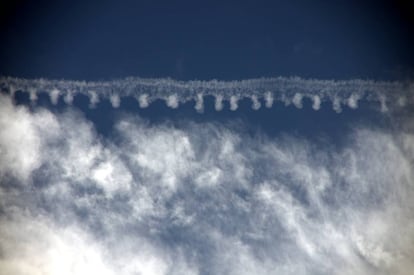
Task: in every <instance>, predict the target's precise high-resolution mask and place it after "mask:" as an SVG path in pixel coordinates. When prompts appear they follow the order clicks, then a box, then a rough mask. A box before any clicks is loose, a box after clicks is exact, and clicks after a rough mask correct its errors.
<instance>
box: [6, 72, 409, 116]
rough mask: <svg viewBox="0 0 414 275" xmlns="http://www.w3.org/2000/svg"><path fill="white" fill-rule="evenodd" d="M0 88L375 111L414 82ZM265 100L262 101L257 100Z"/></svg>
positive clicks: (397, 99) (146, 101) (36, 82)
mask: <svg viewBox="0 0 414 275" xmlns="http://www.w3.org/2000/svg"><path fill="white" fill-rule="evenodd" d="M0 88H1V90H2V91H6V92H9V93H10V94H12V95H14V93H15V92H16V91H23V92H27V93H29V97H30V100H32V101H33V102H35V101H36V100H37V97H38V96H37V94H38V93H48V94H49V96H50V100H51V102H52V103H53V104H56V103H57V102H58V100H59V98H60V97H62V98H63V100H64V101H65V102H66V103H67V104H71V103H72V101H73V98H74V96H76V95H79V94H82V95H85V96H87V97H88V98H89V100H90V106H91V107H93V106H95V105H96V104H97V103H98V102H99V101H100V100H102V99H108V100H110V102H111V104H112V106H113V107H115V108H116V107H119V105H120V104H121V100H122V98H123V97H134V98H136V99H137V101H138V103H139V106H140V107H141V108H146V107H148V106H149V105H150V104H151V102H153V101H155V100H157V99H162V100H165V102H166V104H167V105H168V106H169V107H171V108H177V107H178V106H179V104H182V103H185V102H188V101H195V106H194V107H195V109H196V110H197V111H200V112H202V111H203V109H204V106H203V105H204V100H203V97H205V96H213V97H215V99H216V100H215V109H216V110H217V111H220V110H222V109H223V107H224V105H223V101H228V102H229V106H230V109H231V110H233V111H234V110H236V109H237V108H238V101H239V100H241V99H243V98H249V99H250V100H251V101H252V108H253V109H255V110H257V109H259V108H261V106H262V105H264V106H265V107H267V108H271V107H272V105H273V103H274V102H276V101H280V102H283V103H285V105H290V104H293V105H294V106H295V107H297V108H302V107H303V99H305V98H308V99H310V100H311V101H312V108H313V109H314V110H319V109H320V107H321V104H322V103H323V102H331V104H332V108H333V109H334V110H335V111H336V112H340V111H341V110H342V106H348V107H349V108H351V109H356V108H357V107H358V102H359V101H360V100H368V101H374V102H377V103H378V104H379V106H380V110H381V111H383V112H385V111H387V110H389V109H390V108H395V107H402V106H405V105H409V104H410V105H411V104H413V103H414V82H412V81H407V82H398V81H393V82H388V81H373V80H362V79H353V80H339V81H338V80H315V79H303V78H299V77H274V78H257V79H247V80H237V81H218V80H209V81H199V80H193V81H178V80H173V79H170V78H159V79H157V78H151V79H149V78H138V77H128V78H125V79H119V80H111V81H89V82H86V81H72V80H49V79H23V78H14V77H1V78H0ZM261 101H262V103H264V104H262V103H261Z"/></svg>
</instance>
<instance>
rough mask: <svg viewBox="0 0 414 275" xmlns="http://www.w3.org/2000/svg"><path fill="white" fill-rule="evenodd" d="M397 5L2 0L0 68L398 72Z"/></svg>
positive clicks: (188, 75) (403, 22)
mask: <svg viewBox="0 0 414 275" xmlns="http://www.w3.org/2000/svg"><path fill="white" fill-rule="evenodd" d="M3 2H4V1H3ZM12 2H13V4H12ZM361 2H363V3H361ZM406 2H408V1H406ZM406 2H405V1H342V0H337V1H297V0H296V1H267V2H266V1H237V2H223V1H168V2H167V1H166V2H160V1H17V2H16V1H6V2H5V3H2V8H1V9H0V10H1V16H0V18H1V19H0V20H1V29H0V32H1V37H2V42H1V43H0V60H1V62H0V74H1V75H12V76H19V77H29V78H32V77H47V78H67V79H82V80H96V79H112V78H118V77H125V76H132V75H133V76H141V77H173V78H176V79H212V78H217V79H223V80H228V79H244V78H253V77H262V76H276V75H283V76H291V75H298V76H301V77H305V78H308V77H312V78H335V79H348V78H374V79H404V78H407V77H410V76H412V72H413V68H414V53H413V51H412V49H413V48H414V42H413V39H411V36H412V28H410V27H411V25H412V23H413V18H414V17H413V12H412V11H411V10H410V7H409V5H408V4H407V3H406ZM392 3H393V4H392Z"/></svg>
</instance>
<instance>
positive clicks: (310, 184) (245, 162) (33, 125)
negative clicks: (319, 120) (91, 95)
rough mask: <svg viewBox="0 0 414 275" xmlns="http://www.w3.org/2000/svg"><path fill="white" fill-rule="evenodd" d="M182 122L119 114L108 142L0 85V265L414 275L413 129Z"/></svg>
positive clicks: (48, 270)
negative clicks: (316, 129) (339, 135)
mask: <svg viewBox="0 0 414 275" xmlns="http://www.w3.org/2000/svg"><path fill="white" fill-rule="evenodd" d="M112 100H113V101H114V102H115V103H116V104H119V99H117V98H116V97H114V98H113V99H112ZM168 100H169V103H170V105H171V106H172V107H177V106H176V103H177V99H176V98H175V97H173V96H172V97H171V98H169V99H168ZM272 101H273V99H272V97H271V96H270V95H269V96H268V97H267V101H266V102H272ZM350 101H351V103H350V104H351V105H353V106H356V101H354V99H350ZM117 102H118V103H117ZM141 102H142V104H147V99H145V98H141ZM266 104H268V103H266ZM293 104H295V105H297V106H298V107H300V106H301V96H296V97H295V98H294V100H293ZM316 105H318V104H316ZM233 107H234V108H235V109H236V107H237V101H236V98H235V99H233ZM315 107H317V106H315ZM179 125H180V126H172V125H171V124H168V123H164V124H156V125H150V124H149V123H147V122H146V121H145V120H143V119H141V118H139V117H134V116H127V115H125V116H124V117H123V118H120V119H118V121H117V123H116V127H115V132H114V135H113V138H112V139H108V138H104V137H102V136H99V135H98V134H97V133H96V132H95V130H94V126H93V124H92V123H91V122H89V121H87V120H86V119H85V118H84V117H83V116H82V114H80V113H77V112H76V111H74V110H71V111H66V112H64V113H61V114H54V113H52V112H50V111H48V110H44V109H37V110H35V111H34V112H32V111H29V110H28V108H26V107H16V106H14V105H13V104H12V102H11V100H10V98H9V97H8V96H3V95H2V96H1V97H0V152H1V154H0V163H1V165H0V177H1V178H0V180H1V185H0V187H1V188H0V210H1V215H0V270H1V272H3V273H4V274H92V273H94V274H95V273H96V274H143V275H144V274H145V275H146V274H237V275H240V274H412V273H410V272H412V270H414V264H413V263H414V201H413V199H412V198H413V195H414V175H413V173H414V169H413V163H414V135H413V134H412V132H409V131H403V130H400V131H394V132H391V131H389V130H384V129H377V128H374V127H362V126H359V127H356V128H354V129H353V130H352V131H350V132H349V135H348V136H347V137H345V139H346V142H345V144H344V145H343V146H337V147H335V146H332V145H331V144H328V143H326V142H323V141H320V142H318V143H315V142H310V141H308V140H305V139H302V138H298V137H293V136H289V135H284V136H279V137H276V138H270V137H268V136H266V135H264V134H259V133H257V134H256V135H253V136H252V135H250V134H247V133H245V132H243V131H242V130H240V127H232V126H229V125H227V126H226V125H222V124H218V123H216V124H215V123H202V124H197V123H194V122H191V121H182V122H181V123H180V124H179ZM1 272H0V273H1Z"/></svg>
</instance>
